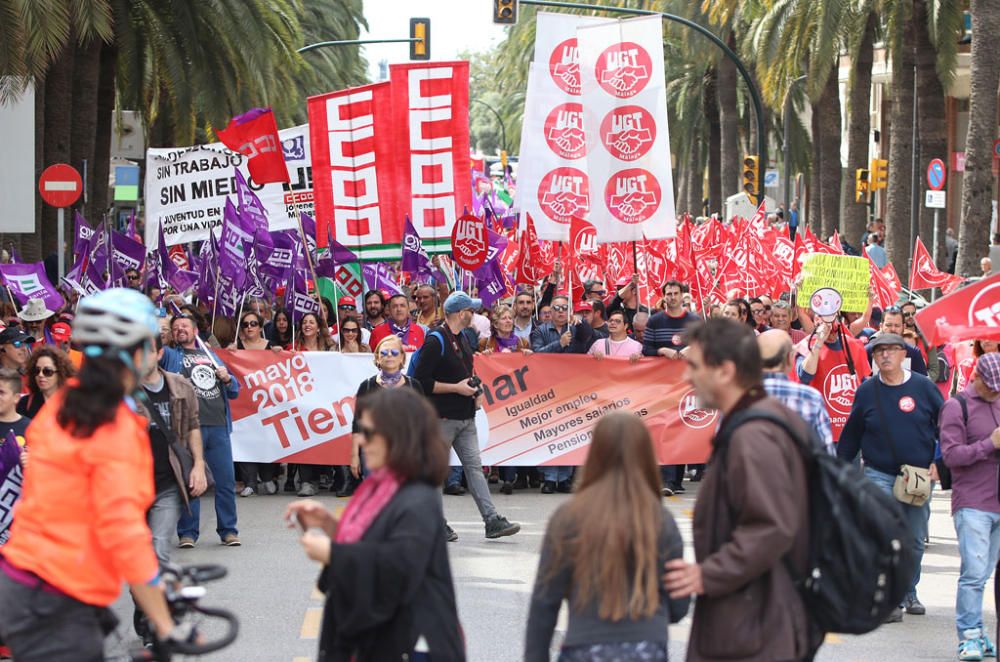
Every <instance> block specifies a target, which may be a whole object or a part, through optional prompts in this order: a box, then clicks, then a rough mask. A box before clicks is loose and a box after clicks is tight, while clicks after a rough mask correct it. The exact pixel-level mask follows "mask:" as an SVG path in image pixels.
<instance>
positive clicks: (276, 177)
mask: <svg viewBox="0 0 1000 662" xmlns="http://www.w3.org/2000/svg"><path fill="white" fill-rule="evenodd" d="M215 133H216V135H217V136H219V140H221V141H222V144H223V145H225V146H226V147H228V148H229V149H231V150H233V151H234V152H239V153H240V154H242V155H244V156H246V157H247V158H248V159H249V160H248V161H247V167H248V168H249V169H250V176H251V177H253V180H254V181H255V182H257V183H258V184H267V183H270V182H288V181H289V179H288V168H287V167H286V166H285V154H284V151H283V150H282V149H281V139H280V138H278V125H277V124H276V123H275V121H274V113H272V112H271V109H270V108H253V109H251V110H249V111H247V112H245V113H243V114H242V115H237V116H236V117H234V118H233V119H231V120H229V124H228V125H227V126H226V128H225V129H221V130H218V131H216V132H215Z"/></svg>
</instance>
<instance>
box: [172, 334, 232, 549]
mask: <svg viewBox="0 0 1000 662" xmlns="http://www.w3.org/2000/svg"><path fill="white" fill-rule="evenodd" d="M170 328H171V331H172V332H173V336H174V343H176V346H175V347H164V348H163V356H162V357H161V358H160V367H162V368H163V369H164V370H166V371H167V372H173V373H178V374H182V375H184V376H185V377H186V378H187V379H188V380H189V381H190V382H191V385H192V386H194V392H195V394H196V395H197V397H198V426H199V429H200V430H201V443H202V448H203V452H204V456H205V464H207V465H208V469H209V471H211V472H212V476H213V478H214V479H215V500H214V501H215V518H216V528H215V530H216V533H218V535H219V539H220V540H221V541H222V544H223V545H226V546H229V547H239V546H240V538H239V531H238V530H237V528H236V494H235V491H234V490H235V486H236V477H235V475H234V471H233V449H232V442H231V440H230V435H231V434H232V431H233V418H232V413H231V412H230V407H229V401H230V400H234V399H236V397H237V396H238V395H239V393H240V384H239V381H238V380H236V379H234V378H233V376H232V375H231V374H230V373H229V369H228V368H227V367H226V365H225V364H224V363H223V362H222V361H220V360H219V357H218V356H216V355H215V353H214V352H212V351H211V350H209V349H208V348H207V347H205V346H204V345H201V344H199V343H198V341H197V338H198V335H197V333H198V325H197V320H196V319H195V318H193V317H192V316H191V315H178V316H176V317H174V318H173V320H171V323H170ZM200 521H201V502H200V500H199V499H198V498H197V497H192V499H191V504H190V508H189V510H188V511H185V512H183V513H182V514H181V519H180V521H179V522H178V524H177V535H178V538H179V543H178V547H180V548H181V549H191V548H193V547H194V546H195V544H197V542H198V536H199V533H200Z"/></svg>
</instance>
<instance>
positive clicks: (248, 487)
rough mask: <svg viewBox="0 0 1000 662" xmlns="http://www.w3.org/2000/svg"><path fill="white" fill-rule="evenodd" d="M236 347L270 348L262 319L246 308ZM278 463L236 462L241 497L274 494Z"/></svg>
mask: <svg viewBox="0 0 1000 662" xmlns="http://www.w3.org/2000/svg"><path fill="white" fill-rule="evenodd" d="M235 347H236V349H251V350H262V349H271V348H272V345H271V341H270V340H268V339H267V338H266V337H265V336H264V319H263V318H262V317H261V316H260V314H259V313H257V312H255V311H252V310H246V311H244V312H243V314H242V315H240V333H239V336H237V338H236V345H235ZM277 469H278V465H276V464H273V463H270V462H237V463H236V474H237V475H238V476H239V478H240V482H241V483H243V487H240V486H239V485H237V486H236V489H237V490H239V495H240V496H241V497H251V496H254V495H255V494H259V493H260V492H262V491H263V492H264V493H266V494H276V493H277V492H278V485H277V483H276V482H275V478H276V477H277Z"/></svg>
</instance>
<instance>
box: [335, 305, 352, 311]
mask: <svg viewBox="0 0 1000 662" xmlns="http://www.w3.org/2000/svg"><path fill="white" fill-rule="evenodd" d="M337 310H354V306H337Z"/></svg>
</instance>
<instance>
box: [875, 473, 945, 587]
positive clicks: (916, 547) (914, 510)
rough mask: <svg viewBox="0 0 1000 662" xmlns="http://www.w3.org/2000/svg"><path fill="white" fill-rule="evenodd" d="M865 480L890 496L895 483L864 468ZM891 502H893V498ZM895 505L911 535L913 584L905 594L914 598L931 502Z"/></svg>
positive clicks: (886, 475)
mask: <svg viewBox="0 0 1000 662" xmlns="http://www.w3.org/2000/svg"><path fill="white" fill-rule="evenodd" d="M865 478H867V479H868V480H870V481H871V482H873V483H875V484H876V485H878V486H879V487H880V488H881V489H882V491H883V492H885V493H886V494H888V495H889V496H892V484H893V483H894V482H895V481H896V477H895V476H893V475H891V474H884V473H882V472H881V471H877V470H875V469H872V468H871V467H865ZM893 500H894V501H895V498H894V499H893ZM896 503H898V504H899V507H900V508H902V509H903V516H904V517H906V521H907V523H908V524H909V525H910V532H911V533H912V534H913V539H912V540H911V544H910V550H911V551H912V552H913V563H914V565H915V566H916V570H915V571H914V573H913V583H912V584H910V590H909V591H907V592H906V597H907V598H916V597H917V584H919V583H920V564H921V563H922V562H923V559H924V538H926V537H927V518H928V517H930V512H931V500H930V499H928V500H927V501H926V502H925V503H924V505H922V506H911V505H909V504H906V503H903V502H902V501H896Z"/></svg>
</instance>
